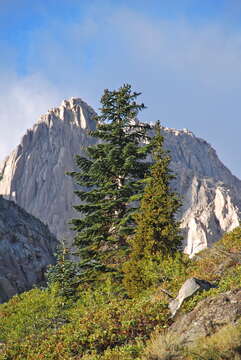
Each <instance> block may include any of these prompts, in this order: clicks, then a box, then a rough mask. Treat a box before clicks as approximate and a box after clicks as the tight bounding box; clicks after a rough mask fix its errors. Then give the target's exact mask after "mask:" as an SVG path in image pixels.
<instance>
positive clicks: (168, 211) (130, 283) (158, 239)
mask: <svg viewBox="0 0 241 360" xmlns="http://www.w3.org/2000/svg"><path fill="white" fill-rule="evenodd" d="M155 130H156V134H155V136H154V138H153V140H152V145H153V149H152V156H153V161H154V163H153V165H152V167H151V174H150V176H149V177H147V178H146V187H145V190H144V195H143V198H142V200H141V203H140V208H139V211H138V212H137V213H136V214H135V216H134V218H135V222H136V228H135V233H134V235H133V236H132V237H130V239H129V243H130V248H131V252H130V256H129V259H128V261H127V262H126V263H125V264H124V266H123V271H124V273H125V276H124V285H125V287H126V288H127V290H128V292H129V293H130V294H135V293H138V291H140V290H141V289H143V288H147V287H148V286H150V285H152V284H153V283H154V282H155V280H157V279H158V276H159V277H160V274H161V264H162V262H163V261H164V260H165V259H166V258H167V257H172V256H173V255H174V253H175V252H176V251H177V250H178V248H180V247H181V240H182V236H181V234H180V229H179V223H178V221H177V220H176V218H175V215H176V213H177V211H178V209H179V208H180V206H181V203H180V200H179V197H178V195H177V194H176V193H175V191H173V190H172V189H171V187H170V183H171V181H172V180H173V179H174V178H175V175H174V174H173V173H172V171H171V170H170V167H169V166H170V161H171V158H170V156H169V154H168V152H167V151H165V150H164V149H163V136H162V135H161V128H160V123H159V122H158V123H157V124H156V126H155Z"/></svg>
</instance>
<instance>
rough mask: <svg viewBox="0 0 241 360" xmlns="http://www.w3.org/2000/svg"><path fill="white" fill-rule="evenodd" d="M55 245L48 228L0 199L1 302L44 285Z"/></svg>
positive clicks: (23, 211) (11, 203)
mask: <svg viewBox="0 0 241 360" xmlns="http://www.w3.org/2000/svg"><path fill="white" fill-rule="evenodd" d="M56 246H57V240H56V238H55V237H54V235H52V234H51V233H50V232H49V229H48V227H47V226H46V225H44V224H43V223H41V221H40V220H38V219H36V218H35V217H34V216H32V215H30V214H28V213H27V212H26V211H25V210H23V209H21V208H20V207H19V206H18V205H16V204H15V203H14V202H12V201H8V200H5V199H3V198H2V197H1V196H0V302H3V301H6V300H7V299H9V298H10V297H11V296H13V295H15V294H16V293H20V292H23V291H25V290H29V289H30V288H31V287H32V286H33V285H34V284H38V283H40V282H42V281H43V280H44V272H45V270H46V267H47V265H49V264H53V263H54V261H55V259H54V255H53V254H54V252H55V249H56Z"/></svg>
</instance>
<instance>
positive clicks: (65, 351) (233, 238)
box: [0, 85, 241, 360]
mask: <svg viewBox="0 0 241 360" xmlns="http://www.w3.org/2000/svg"><path fill="white" fill-rule="evenodd" d="M138 95H139V94H138V93H135V92H134V93H133V92H132V91H131V87H130V86H129V85H124V86H123V87H121V88H120V89H119V90H118V91H109V90H106V91H105V93H104V96H103V97H102V100H101V101H102V108H101V115H100V116H99V117H97V124H98V126H97V130H96V131H94V132H92V135H93V136H95V137H96V138H97V139H99V140H101V141H100V142H98V144H97V145H94V146H90V147H89V148H87V155H86V157H78V158H77V163H78V166H79V169H80V171H79V172H74V173H71V176H72V177H73V178H74V179H75V180H76V181H77V183H78V184H79V185H81V186H82V188H81V190H79V191H77V195H78V196H79V198H80V200H81V201H83V202H82V203H81V204H80V205H78V206H76V209H77V210H78V211H79V212H80V213H81V215H83V217H81V218H80V219H74V220H72V224H73V225H74V228H75V230H76V232H77V235H76V238H75V245H76V246H77V247H78V248H79V253H80V255H81V261H80V263H79V264H78V263H72V262H71V261H70V260H69V258H68V253H67V252H66V249H65V248H64V247H63V249H62V250H60V252H59V254H58V262H57V265H56V266H54V267H51V268H50V269H49V271H48V281H49V286H48V288H47V289H42V290H41V289H33V290H31V291H29V292H26V293H24V294H21V295H18V296H15V297H13V298H12V299H11V300H10V301H9V302H8V303H5V304H2V305H0V360H38V359H46V360H67V359H73V360H79V359H82V360H132V359H137V360H138V359H139V360H144V359H146V360H168V359H169V360H170V359H174V358H177V359H183V360H197V359H204V360H216V359H218V357H217V356H219V358H223V359H230V360H231V358H233V359H236V358H237V359H238V358H239V357H237V356H239V355H237V354H240V352H238V351H239V350H238V349H237V346H238V343H239V342H240V333H241V330H240V329H241V327H240V325H238V326H237V327H235V328H234V327H232V326H227V327H225V328H221V329H219V330H218V331H216V333H214V334H213V335H212V336H210V338H209V340H208V341H207V342H206V340H205V345H204V341H199V342H196V343H193V344H192V345H190V346H189V347H185V346H184V345H183V344H181V343H180V341H179V339H176V338H175V337H170V336H169V333H168V328H169V326H170V325H171V324H172V323H173V321H174V319H171V318H170V312H169V309H168V303H169V298H168V296H167V295H166V294H167V293H171V294H172V295H173V296H176V295H177V293H178V290H179V289H180V287H181V285H182V284H183V282H184V281H185V280H186V279H187V278H190V277H192V276H195V277H198V278H201V279H205V280H209V281H212V282H214V283H216V284H217V285H218V287H217V288H215V289H211V290H209V291H206V292H201V293H197V294H195V295H194V296H193V297H191V298H190V299H189V300H187V301H185V302H184V304H183V306H182V307H181V309H179V314H180V313H185V312H189V311H191V310H193V308H194V307H195V306H196V305H197V303H198V302H199V301H200V300H202V299H204V298H205V297H208V296H210V295H212V296H214V295H216V294H219V293H222V292H225V291H228V290H232V289H238V288H240V283H241V264H240V253H241V227H238V228H237V229H235V230H234V231H232V232H231V233H229V234H226V235H225V236H224V237H223V238H222V239H221V240H220V241H219V242H218V243H216V244H215V246H213V248H211V249H208V250H205V251H203V252H202V253H200V254H198V256H197V257H196V259H194V260H190V259H189V258H188V257H187V256H186V255H184V254H182V253H181V252H180V251H179V246H180V242H181V235H180V231H179V224H178V222H177V221H176V220H175V214H176V212H177V211H178V209H179V207H180V200H179V198H178V196H177V194H176V193H175V192H173V191H172V190H171V189H170V181H171V180H172V179H173V177H174V175H173V174H172V173H171V171H170V169H169V164H170V157H169V155H168V153H167V152H165V151H164V150H163V138H162V136H161V133H160V125H159V124H157V126H156V136H155V137H154V139H153V141H151V142H150V143H149V144H148V145H143V144H141V142H142V141H144V142H145V141H146V140H148V136H147V130H148V126H147V125H140V124H138V123H136V122H135V121H134V120H135V118H136V116H137V114H138V112H139V111H140V110H142V109H143V108H144V105H143V104H140V105H139V104H137V103H136V101H135V99H136V97H137V96H138ZM150 152H152V156H153V163H152V165H151V166H150V163H148V162H145V161H143V160H145V159H146V156H147V154H149V153H150ZM138 200H141V201H140V207H139V208H138V207H137V205H136V204H138V203H137V201H138ZM224 335H225V337H226V341H225V342H224V344H222V343H221V338H222V337H223V336H224ZM229 354H232V356H233V357H228V356H231V355H229Z"/></svg>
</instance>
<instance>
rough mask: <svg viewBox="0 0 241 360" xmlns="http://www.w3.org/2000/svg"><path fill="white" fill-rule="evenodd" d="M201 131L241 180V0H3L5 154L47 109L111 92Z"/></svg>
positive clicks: (0, 92)
mask: <svg viewBox="0 0 241 360" xmlns="http://www.w3.org/2000/svg"><path fill="white" fill-rule="evenodd" d="M124 83H129V84H131V85H132V87H133V90H135V91H140V92H141V93H142V95H141V97H140V101H142V102H144V103H145V105H146V106H147V109H146V110H144V111H143V112H142V114H141V116H140V120H143V121H150V122H155V121H156V120H160V121H161V123H162V125H164V126H167V127H170V128H177V129H183V128H187V129H189V130H191V131H192V132H193V133H194V134H195V135H196V136H198V137H201V138H204V139H205V140H206V141H207V142H209V143H210V144H211V145H212V146H213V147H214V148H215V149H216V151H217V154H218V156H219V157H220V159H221V160H222V161H223V162H224V164H225V165H226V166H227V167H228V168H229V169H230V170H231V171H232V172H233V174H234V175H236V176H238V177H239V178H241V151H240V140H239V139H240V134H241V121H240V119H241V0H131V1H130V0H91V1H90V0H35V1H33V0H21V1H19V0H0V159H3V158H4V157H5V156H6V155H7V154H8V153H9V152H10V151H11V150H12V149H14V148H15V146H16V145H17V144H18V143H19V142H20V139H21V137H22V136H23V135H24V133H25V132H26V130H27V128H31V127H32V125H33V124H34V123H35V122H36V120H37V119H38V118H39V116H40V115H41V114H44V113H46V112H47V110H48V109H49V108H52V107H55V106H58V105H60V103H61V102H62V100H63V99H66V98H70V97H72V96H74V97H81V98H82V99H83V100H84V101H86V102H87V103H88V104H89V105H91V106H93V107H94V109H95V110H98V108H99V106H100V104H99V99H100V97H101V95H102V93H103V90H104V89H106V88H108V89H110V90H112V89H117V88H119V87H120V86H121V85H123V84H124Z"/></svg>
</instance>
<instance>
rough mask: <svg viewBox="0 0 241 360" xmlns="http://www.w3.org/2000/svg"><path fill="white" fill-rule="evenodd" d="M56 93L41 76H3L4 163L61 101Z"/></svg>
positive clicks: (0, 142)
mask: <svg viewBox="0 0 241 360" xmlns="http://www.w3.org/2000/svg"><path fill="white" fill-rule="evenodd" d="M58 99H59V96H58V93H57V91H56V89H55V88H54V87H53V86H52V85H51V84H50V83H49V82H48V81H47V80H46V79H44V78H43V77H42V76H41V75H40V74H35V75H32V76H27V77H24V78H21V77H18V76H17V75H16V74H14V73H11V72H9V73H7V72H5V73H3V74H1V83H0V104H1V105H0V119H1V120H0V159H3V158H4V157H5V156H6V155H7V154H8V153H9V152H10V151H11V150H12V149H13V148H14V146H16V145H17V144H18V143H19V141H20V138H21V136H22V135H24V133H25V131H26V129H28V128H30V127H32V125H33V124H34V122H36V120H37V117H38V116H39V115H40V114H41V113H45V112H46V111H47V109H48V108H50V107H52V106H53V105H55V104H56V102H57V101H58Z"/></svg>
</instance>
